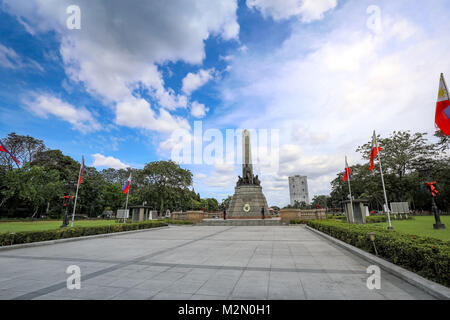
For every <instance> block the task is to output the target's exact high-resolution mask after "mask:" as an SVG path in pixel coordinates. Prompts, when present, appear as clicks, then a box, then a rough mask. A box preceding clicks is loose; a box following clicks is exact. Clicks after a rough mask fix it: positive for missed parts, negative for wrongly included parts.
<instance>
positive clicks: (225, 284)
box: [196, 276, 239, 296]
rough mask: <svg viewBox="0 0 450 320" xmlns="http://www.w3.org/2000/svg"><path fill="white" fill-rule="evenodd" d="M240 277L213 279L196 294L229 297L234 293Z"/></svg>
mask: <svg viewBox="0 0 450 320" xmlns="http://www.w3.org/2000/svg"><path fill="white" fill-rule="evenodd" d="M238 279H239V276H237V277H234V278H222V277H217V278H211V279H209V280H208V281H207V282H206V283H205V284H203V286H202V287H201V288H200V289H199V290H198V291H197V292H196V294H204V295H218V296H228V295H230V294H231V292H232V291H233V289H234V287H235V286H236V283H237V281H238Z"/></svg>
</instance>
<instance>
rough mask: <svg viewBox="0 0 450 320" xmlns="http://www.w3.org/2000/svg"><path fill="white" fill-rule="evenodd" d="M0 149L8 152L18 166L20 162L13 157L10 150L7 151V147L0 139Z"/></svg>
mask: <svg viewBox="0 0 450 320" xmlns="http://www.w3.org/2000/svg"><path fill="white" fill-rule="evenodd" d="M0 151H1V152H6V153H7V154H9V156H10V157H11V158H12V159H13V160H14V162H15V163H17V164H18V165H19V166H20V162H19V160H17V159H16V157H14V156H13V155H12V154H11V152H9V151H8V149H6V147H5V146H4V145H3V143H2V142H1V141H0Z"/></svg>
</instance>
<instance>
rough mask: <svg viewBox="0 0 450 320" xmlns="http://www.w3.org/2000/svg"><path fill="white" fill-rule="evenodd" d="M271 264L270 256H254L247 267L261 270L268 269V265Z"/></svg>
mask: <svg viewBox="0 0 450 320" xmlns="http://www.w3.org/2000/svg"><path fill="white" fill-rule="evenodd" d="M271 262H272V258H271V257H270V256H257V255H254V256H253V257H252V258H251V259H250V261H249V263H248V265H249V266H250V267H262V268H270V263H271Z"/></svg>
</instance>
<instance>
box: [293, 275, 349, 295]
mask: <svg viewBox="0 0 450 320" xmlns="http://www.w3.org/2000/svg"><path fill="white" fill-rule="evenodd" d="M298 275H299V278H300V282H301V285H302V287H303V290H304V291H305V294H306V299H313V300H316V299H324V300H330V299H331V300H342V299H344V296H343V294H342V292H341V291H340V289H339V285H338V284H336V283H335V282H333V281H332V280H331V279H330V278H329V277H328V275H326V274H324V273H308V272H299V273H298Z"/></svg>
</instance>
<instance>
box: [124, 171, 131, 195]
mask: <svg viewBox="0 0 450 320" xmlns="http://www.w3.org/2000/svg"><path fill="white" fill-rule="evenodd" d="M130 186H131V173H130V177H129V178H128V180H127V182H126V183H125V185H124V187H123V188H122V191H123V193H125V194H127V193H128V191H130Z"/></svg>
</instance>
